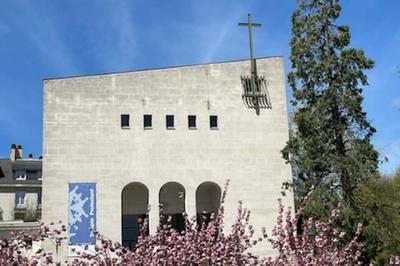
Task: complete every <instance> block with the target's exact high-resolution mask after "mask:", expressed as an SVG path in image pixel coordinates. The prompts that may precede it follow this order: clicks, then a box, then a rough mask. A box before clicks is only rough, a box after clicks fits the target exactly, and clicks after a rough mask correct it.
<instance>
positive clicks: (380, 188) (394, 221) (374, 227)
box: [355, 168, 400, 265]
mask: <svg viewBox="0 0 400 266" xmlns="http://www.w3.org/2000/svg"><path fill="white" fill-rule="evenodd" d="M355 200H356V203H357V205H358V206H359V207H360V209H362V210H363V212H360V215H359V218H360V220H361V221H362V222H363V224H364V228H363V235H362V240H363V243H364V247H365V252H364V253H365V255H366V256H368V257H369V258H370V259H373V260H374V261H375V262H376V263H377V264H379V265H387V264H388V263H389V259H390V257H391V256H393V255H397V256H399V255H400V168H399V169H398V170H397V171H396V173H395V174H394V175H393V176H389V177H383V178H381V179H379V180H371V181H369V182H368V183H366V184H365V185H363V186H361V187H360V188H359V189H357V190H356V191H355Z"/></svg>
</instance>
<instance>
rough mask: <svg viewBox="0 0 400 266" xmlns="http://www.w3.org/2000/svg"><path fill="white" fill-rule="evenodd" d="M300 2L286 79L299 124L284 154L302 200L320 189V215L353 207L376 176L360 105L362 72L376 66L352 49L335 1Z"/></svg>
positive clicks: (315, 206) (316, 205) (313, 208)
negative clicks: (360, 189) (335, 208)
mask: <svg viewBox="0 0 400 266" xmlns="http://www.w3.org/2000/svg"><path fill="white" fill-rule="evenodd" d="M297 2H298V8H297V9H296V10H295V11H294V13H293V15H292V38H291V41H290V45H291V54H290V61H291V64H292V70H291V72H290V73H289V74H288V82H289V85H290V87H291V88H292V91H293V100H292V104H293V107H294V111H295V112H294V117H293V122H294V125H293V130H292V132H291V136H290V140H289V141H288V143H287V145H286V146H285V148H284V149H283V150H282V153H283V156H284V157H285V158H286V159H287V161H288V162H290V163H291V164H292V166H293V170H294V188H295V193H296V195H297V202H298V201H299V200H301V198H302V197H303V196H304V195H305V193H306V192H307V191H308V190H309V188H310V187H311V186H315V194H314V196H313V199H314V200H313V201H312V203H311V205H310V207H309V208H308V212H310V213H312V214H313V215H317V217H318V216H319V217H321V216H327V215H328V214H329V211H330V210H331V209H332V208H333V206H336V205H337V203H338V202H342V203H343V205H344V206H350V208H353V207H355V202H354V191H355V189H357V188H358V187H359V186H360V185H361V184H363V183H365V182H367V181H368V180H371V179H376V178H377V177H378V171H377V167H378V153H377V151H376V150H375V148H374V147H373V145H372V144H371V142H370V140H371V137H372V135H373V134H374V132H375V129H374V128H373V127H372V126H371V124H370V123H369V122H368V120H367V117H366V113H365V112H364V111H363V109H362V106H361V103H362V100H363V97H362V87H363V86H366V85H368V82H367V76H366V75H365V73H364V71H365V70H368V69H370V68H372V67H373V64H374V63H373V61H372V60H370V59H368V58H367V57H366V56H365V55H364V52H363V51H362V50H360V49H354V48H350V47H349V44H350V31H349V27H348V26H345V25H338V24H337V23H336V20H337V19H338V17H339V15H340V11H341V7H340V5H339V2H338V0H298V1H297ZM321 212H322V213H321ZM305 214H307V211H306V212H305Z"/></svg>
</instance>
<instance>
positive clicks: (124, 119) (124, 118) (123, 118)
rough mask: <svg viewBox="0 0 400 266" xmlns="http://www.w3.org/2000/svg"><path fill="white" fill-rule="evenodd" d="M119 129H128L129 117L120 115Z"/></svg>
mask: <svg viewBox="0 0 400 266" xmlns="http://www.w3.org/2000/svg"><path fill="white" fill-rule="evenodd" d="M121 128H129V115H127V114H124V115H121Z"/></svg>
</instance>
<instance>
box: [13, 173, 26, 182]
mask: <svg viewBox="0 0 400 266" xmlns="http://www.w3.org/2000/svg"><path fill="white" fill-rule="evenodd" d="M14 178H15V180H26V172H25V171H15V172H14Z"/></svg>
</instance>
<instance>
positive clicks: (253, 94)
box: [239, 14, 261, 115]
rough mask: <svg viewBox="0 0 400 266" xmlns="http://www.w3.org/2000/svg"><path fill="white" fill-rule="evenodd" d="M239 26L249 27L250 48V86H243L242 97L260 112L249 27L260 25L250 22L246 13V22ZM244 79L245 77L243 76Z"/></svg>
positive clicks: (257, 83) (255, 68)
mask: <svg viewBox="0 0 400 266" xmlns="http://www.w3.org/2000/svg"><path fill="white" fill-rule="evenodd" d="M239 26H246V27H247V28H248V29H249V48H250V64H251V69H250V73H251V75H250V79H249V82H250V84H249V85H250V86H249V91H247V89H246V88H245V93H244V95H243V97H244V98H245V99H246V100H247V101H246V102H247V103H250V104H249V106H252V108H255V109H256V114H257V115H259V114H260V102H259V94H260V91H261V88H260V84H259V77H258V76H257V65H256V60H255V59H254V55H253V36H252V32H251V29H252V27H261V24H260V23H253V22H251V15H250V14H248V15H247V23H239ZM245 80H246V78H245Z"/></svg>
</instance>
